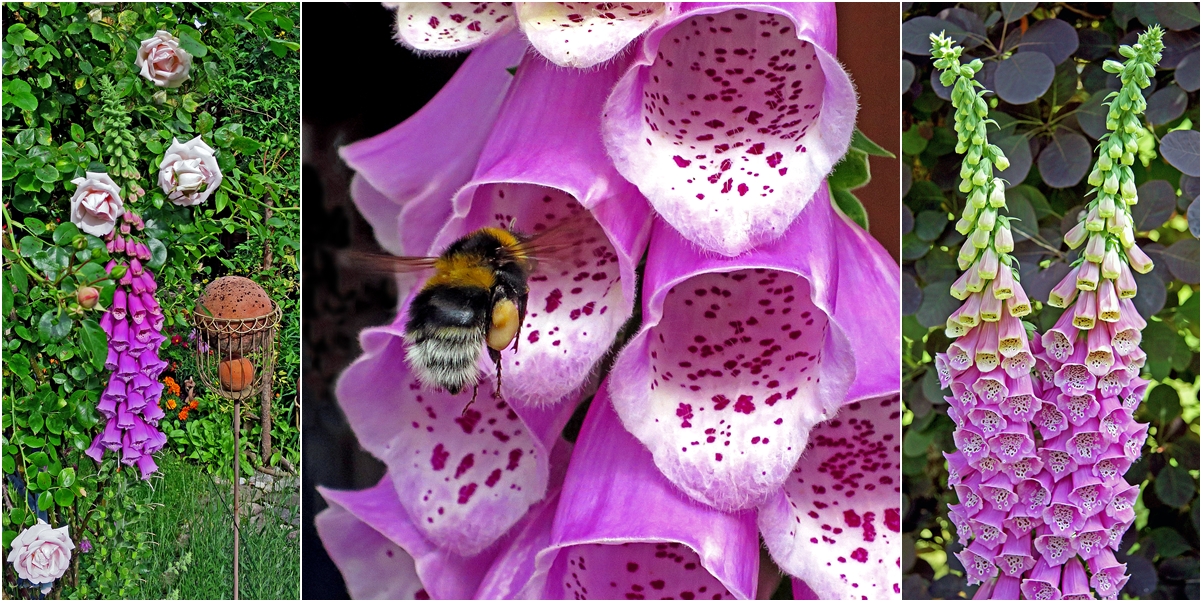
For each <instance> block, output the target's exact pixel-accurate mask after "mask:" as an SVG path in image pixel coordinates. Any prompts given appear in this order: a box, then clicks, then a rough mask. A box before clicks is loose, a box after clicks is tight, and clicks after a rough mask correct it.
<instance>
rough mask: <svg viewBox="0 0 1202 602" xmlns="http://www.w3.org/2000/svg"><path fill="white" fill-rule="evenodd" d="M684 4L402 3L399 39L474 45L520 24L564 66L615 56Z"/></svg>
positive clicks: (454, 47)
mask: <svg viewBox="0 0 1202 602" xmlns="http://www.w3.org/2000/svg"><path fill="white" fill-rule="evenodd" d="M678 4H679V3H674V2H672V3H664V2H631V3H625V4H614V3H597V4H592V3H567V2H444V3H434V2H396V3H386V5H387V6H390V7H392V8H393V9H394V10H396V30H397V35H396V38H397V41H399V42H401V43H402V44H404V45H406V46H408V47H410V48H412V49H414V50H416V51H418V52H431V53H450V52H459V51H463V50H468V49H471V48H474V47H476V46H479V45H481V44H484V43H486V42H488V41H490V40H493V39H496V38H498V37H502V36H504V35H506V34H507V33H509V32H512V31H513V30H514V29H515V28H516V27H520V28H521V31H522V33H523V34H525V36H526V39H527V40H528V41H529V43H530V45H531V46H533V47H534V49H535V50H537V51H538V52H539V53H541V54H542V55H543V56H544V57H545V58H546V59H547V60H549V61H551V62H552V63H554V64H556V65H559V66H560V67H579V68H585V67H593V66H596V65H598V64H601V63H604V62H606V61H609V60H610V59H612V58H614V57H615V56H616V55H617V54H618V53H619V52H621V51H622V49H623V48H625V47H626V46H627V45H628V44H629V43H630V42H631V41H632V40H634V39H635V38H637V37H639V36H640V35H642V34H643V32H645V31H647V29H648V28H650V27H651V26H652V25H653V24H654V23H655V22H656V21H658V20H660V19H662V18H664V16H665V15H667V14H670V13H673V12H675V11H676V10H677V9H676V7H677V5H678Z"/></svg>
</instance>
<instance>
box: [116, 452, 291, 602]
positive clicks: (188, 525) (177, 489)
mask: <svg viewBox="0 0 1202 602" xmlns="http://www.w3.org/2000/svg"><path fill="white" fill-rule="evenodd" d="M156 460H157V461H158V463H159V468H160V472H159V474H162V475H164V476H163V477H162V478H161V479H159V478H155V479H153V480H152V481H151V483H150V485H151V486H150V487H145V488H138V493H137V494H135V495H136V496H138V497H139V499H135V500H131V503H137V504H150V505H153V506H151V507H153V508H154V511H152V512H150V513H148V514H147V515H146V516H147V521H148V522H147V523H146V524H144V525H139V527H138V528H139V529H140V530H146V531H148V532H150V533H151V534H152V535H151V539H152V541H154V542H155V547H154V550H153V552H152V553H151V555H150V559H149V560H148V561H147V562H146V568H147V569H148V570H147V572H145V573H144V575H145V578H144V579H143V581H142V586H141V590H140V591H138V592H136V593H135V594H134V595H133V596H131V597H133V598H142V599H148V600H156V599H159V600H161V599H173V598H180V599H229V598H231V597H232V596H233V588H234V577H233V554H234V539H233V522H232V518H233V516H232V514H231V508H232V494H233V491H231V490H230V488H229V487H228V486H222V485H220V484H217V483H215V482H214V481H213V480H212V478H211V477H210V476H209V475H207V474H205V472H204V471H203V470H202V469H201V468H200V467H198V466H196V465H194V464H190V463H188V462H186V461H184V460H183V459H181V458H179V457H178V456H176V455H175V454H172V453H165V454H162V456H161V457H159V458H156ZM243 476H244V477H246V476H249V475H243ZM272 495H276V496H279V498H280V500H279V501H280V503H281V504H282V503H283V500H284V499H286V497H287V495H286V494H283V493H276V494H272ZM293 510H294V511H295V510H296V509H293ZM292 530H293V529H292V528H291V527H286V526H282V525H280V524H279V522H278V521H274V520H273V521H268V523H267V524H265V525H264V526H262V527H257V526H255V525H253V524H251V522H250V521H249V520H246V519H244V520H243V521H242V537H241V543H240V547H239V556H240V563H239V564H240V565H241V571H240V572H239V576H238V579H239V589H240V590H241V592H240V593H241V597H242V598H245V599H267V600H273V599H275V600H278V599H284V600H288V599H292V600H295V599H298V598H299V597H300V544H299V542H298V541H297V539H296V538H292V539H289V537H288V534H289V532H290V531H292ZM188 554H190V555H191V556H190V558H188V559H187V560H183V559H184V558H185V556H186V555H188Z"/></svg>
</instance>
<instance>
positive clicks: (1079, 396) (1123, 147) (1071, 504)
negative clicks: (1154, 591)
mask: <svg viewBox="0 0 1202 602" xmlns="http://www.w3.org/2000/svg"><path fill="white" fill-rule="evenodd" d="M1161 49H1163V44H1162V42H1161V31H1160V29H1159V27H1153V28H1151V29H1150V30H1148V31H1147V32H1145V33H1144V34H1141V35H1140V36H1139V42H1138V43H1137V44H1136V45H1135V46H1123V47H1122V49H1121V50H1120V53H1121V54H1122V55H1123V56H1125V57H1127V59H1128V60H1127V62H1126V63H1125V64H1120V63H1116V62H1112V61H1108V62H1107V63H1106V65H1105V66H1104V68H1105V69H1106V70H1107V71H1109V72H1111V73H1118V74H1119V76H1120V80H1121V82H1122V87H1121V88H1120V90H1119V91H1118V92H1117V93H1115V94H1114V98H1113V99H1112V102H1111V103H1110V107H1109V113H1108V114H1107V120H1106V121H1107V125H1108V127H1109V129H1110V130H1111V131H1110V132H1109V133H1107V134H1105V135H1104V136H1102V138H1101V140H1100V143H1099V151H1100V152H1101V156H1100V158H1099V159H1098V161H1097V163H1096V164H1095V167H1094V170H1093V173H1091V174H1090V183H1091V184H1092V185H1093V186H1094V190H1093V192H1094V193H1095V198H1094V200H1092V201H1090V202H1089V203H1088V205H1087V207H1086V211H1085V214H1084V217H1083V219H1082V221H1081V222H1080V223H1078V225H1077V226H1076V227H1075V228H1074V230H1076V231H1081V232H1088V239H1086V238H1085V237H1084V236H1071V237H1070V236H1066V237H1065V241H1066V242H1067V243H1068V244H1069V246H1070V247H1077V246H1079V245H1080V244H1082V242H1085V241H1086V240H1088V242H1087V243H1086V247H1085V250H1084V252H1083V253H1082V256H1081V258H1080V259H1079V260H1078V265H1077V266H1076V267H1075V268H1074V269H1073V271H1072V272H1070V273H1069V274H1068V276H1067V277H1066V278H1065V279H1064V280H1063V281H1061V283H1060V284H1058V285H1057V286H1056V287H1055V289H1053V294H1052V295H1051V297H1050V298H1049V299H1048V304H1049V305H1051V306H1054V307H1061V308H1065V309H1064V313H1063V314H1062V315H1061V317H1060V319H1059V320H1058V321H1057V323H1056V326H1055V327H1054V328H1052V329H1051V330H1049V331H1048V332H1047V333H1045V334H1044V335H1043V340H1042V347H1043V349H1042V350H1041V352H1040V353H1039V354H1038V356H1037V357H1038V363H1039V365H1041V366H1043V367H1044V369H1043V370H1041V374H1044V375H1045V376H1044V377H1043V380H1044V381H1045V382H1044V383H1043V386H1042V389H1043V392H1042V394H1041V397H1042V398H1043V402H1044V404H1045V405H1047V406H1054V407H1055V408H1056V410H1057V411H1058V412H1059V413H1061V414H1063V415H1064V416H1066V418H1067V421H1068V425H1066V426H1065V427H1064V429H1063V431H1062V432H1061V433H1060V434H1058V435H1056V436H1054V437H1048V436H1047V433H1045V439H1044V441H1043V444H1042V446H1041V447H1042V449H1041V450H1040V455H1041V456H1043V457H1046V458H1048V459H1049V467H1050V468H1051V470H1052V474H1053V476H1054V478H1055V481H1056V482H1055V484H1053V485H1052V488H1053V491H1054V493H1053V496H1052V502H1051V505H1049V506H1048V508H1047V509H1046V510H1045V511H1044V518H1045V522H1046V523H1047V524H1048V526H1049V528H1050V529H1051V531H1052V533H1053V534H1054V535H1059V536H1066V537H1071V539H1070V542H1071V544H1072V549H1071V550H1068V551H1067V552H1065V555H1066V558H1067V556H1070V555H1075V556H1079V557H1080V558H1081V559H1082V560H1085V561H1087V562H1086V565H1088V567H1089V573H1090V574H1092V577H1089V578H1088V581H1086V574H1085V567H1084V566H1083V565H1082V564H1081V562H1080V561H1079V560H1077V559H1076V558H1075V557H1074V558H1073V559H1072V560H1070V561H1068V562H1069V564H1068V565H1066V569H1065V577H1064V580H1065V584H1064V585H1062V588H1061V589H1062V590H1063V593H1064V596H1065V598H1066V599H1068V597H1069V596H1070V595H1086V596H1088V595H1089V588H1090V587H1093V590H1094V591H1095V592H1096V593H1097V595H1098V596H1101V597H1103V598H1113V597H1115V596H1117V595H1118V592H1119V590H1120V589H1122V586H1123V584H1124V583H1126V581H1127V576H1126V565H1125V564H1122V563H1119V562H1118V561H1117V560H1115V558H1114V554H1113V551H1112V550H1113V549H1117V542H1118V541H1120V540H1121V539H1122V536H1123V533H1124V532H1125V531H1126V530H1127V529H1128V528H1129V527H1130V525H1131V523H1132V522H1133V521H1134V520H1135V512H1134V504H1135V497H1136V495H1137V494H1138V487H1133V486H1130V485H1128V484H1127V483H1126V481H1124V480H1123V479H1122V476H1123V474H1124V473H1125V472H1126V471H1127V469H1128V468H1129V467H1130V466H1131V463H1132V462H1134V461H1135V460H1137V459H1138V457H1139V453H1140V450H1142V448H1143V445H1144V440H1145V438H1146V437H1147V425H1146V424H1139V423H1136V422H1135V421H1134V412H1135V410H1136V409H1137V407H1138V405H1139V403H1140V401H1141V400H1142V398H1143V392H1144V391H1145V390H1146V389H1147V386H1148V381H1146V380H1144V379H1142V378H1139V372H1140V368H1139V366H1141V365H1142V360H1141V358H1140V357H1139V355H1138V353H1137V352H1139V351H1140V350H1139V341H1140V340H1141V336H1140V331H1141V330H1142V329H1143V326H1144V325H1145V322H1144V320H1143V318H1141V317H1140V316H1139V314H1138V313H1137V312H1136V309H1135V305H1134V304H1133V303H1132V302H1131V300H1130V299H1131V297H1132V296H1134V295H1135V293H1136V289H1135V287H1134V282H1133V280H1131V278H1130V270H1131V268H1132V267H1134V264H1132V265H1128V262H1127V261H1125V260H1124V258H1125V257H1129V256H1131V255H1132V253H1131V251H1130V249H1135V250H1136V251H1138V247H1137V246H1135V244H1134V235H1133V234H1132V233H1131V232H1130V229H1131V225H1130V224H1131V223H1132V220H1131V215H1130V213H1131V210H1130V207H1131V206H1132V205H1134V204H1135V203H1136V202H1137V201H1138V196H1137V193H1136V191H1135V190H1134V186H1130V187H1128V186H1126V185H1127V184H1128V183H1131V182H1133V181H1134V180H1133V177H1134V176H1133V175H1132V171H1131V167H1130V166H1131V165H1132V163H1133V162H1134V159H1135V157H1134V155H1133V153H1131V152H1130V151H1129V150H1127V149H1128V148H1129V143H1130V144H1134V142H1135V137H1134V134H1132V133H1128V132H1127V131H1126V129H1124V128H1122V127H1121V124H1125V123H1130V122H1138V116H1139V114H1140V113H1142V112H1143V107H1144V106H1145V103H1144V99H1143V94H1142V92H1141V91H1140V88H1144V87H1147V86H1148V85H1149V83H1150V80H1149V73H1151V72H1154V69H1155V65H1156V63H1158V62H1159V61H1160V51H1161ZM1111 182H1117V183H1118V186H1115V185H1112V184H1111ZM1120 187H1121V188H1122V189H1123V190H1124V191H1127V190H1128V188H1130V190H1129V191H1127V192H1124V193H1123V194H1122V195H1121V196H1120V195H1119V194H1118V190H1119V189H1120ZM1095 213H1096V214H1098V215H1101V216H1102V217H1106V218H1115V219H1114V220H1113V221H1114V222H1115V223H1117V224H1122V226H1121V227H1120V228H1116V229H1110V228H1107V229H1105V230H1103V229H1100V228H1099V229H1093V228H1090V219H1091V218H1090V216H1091V215H1094V214H1095ZM1102 214H1105V215H1102ZM1070 233H1071V232H1070ZM1123 250H1126V253H1125V254H1123V255H1120V252H1122V251H1123ZM1137 254H1138V255H1142V252H1138V253H1137ZM1138 267H1139V269H1140V270H1146V269H1150V264H1149V266H1146V267H1145V266H1138ZM1083 275H1088V276H1083ZM1128 281H1130V283H1129V282H1128ZM1049 376H1050V378H1049ZM1070 573H1071V575H1070ZM1070 577H1071V579H1070ZM1070 581H1071V586H1070ZM1032 587H1035V586H1032Z"/></svg>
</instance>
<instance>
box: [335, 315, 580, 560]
mask: <svg viewBox="0 0 1202 602" xmlns="http://www.w3.org/2000/svg"><path fill="white" fill-rule="evenodd" d="M402 336H403V332H402V330H401V324H400V323H395V324H393V325H390V326H384V327H379V328H372V329H368V330H365V331H364V332H363V333H362V335H361V342H362V345H363V349H364V355H363V356H362V357H360V358H359V359H358V360H356V362H355V363H354V364H352V365H351V366H350V367H349V368H347V370H346V371H345V372H344V373H343V374H342V376H341V377H340V379H339V381H338V386H337V395H338V400H339V403H340V404H341V406H342V409H343V411H344V412H345V413H346V417H347V420H348V422H349V423H350V425H351V428H352V429H353V430H354V431H355V433H356V435H358V438H359V442H360V444H362V445H363V447H364V448H365V449H366V450H368V451H369V452H371V453H372V454H373V455H375V456H376V457H378V458H380V459H381V460H383V461H384V463H385V464H387V465H388V466H389V468H390V470H391V471H392V473H393V484H394V487H395V489H396V491H397V494H398V495H399V496H400V501H401V504H402V506H404V507H405V509H406V511H407V512H408V514H409V516H410V517H412V519H413V523H414V524H415V525H416V526H417V528H418V529H419V530H420V531H421V532H422V534H423V536H425V537H427V538H429V539H430V540H431V541H432V542H433V543H434V544H436V545H439V546H442V547H445V548H447V549H448V550H450V551H453V552H456V553H459V554H463V555H473V554H476V553H479V552H480V551H481V550H483V549H484V548H486V547H488V546H489V545H491V544H492V543H493V542H494V541H496V540H497V539H498V538H499V537H501V535H503V534H504V533H505V532H506V531H507V530H508V529H509V528H510V527H512V526H513V524H514V523H516V522H517V521H518V520H519V519H520V518H521V517H522V516H523V515H524V514H526V510H527V509H528V508H529V507H530V506H531V505H532V504H534V503H535V502H537V501H538V500H540V499H542V497H543V495H544V493H545V491H546V487H547V479H548V470H549V469H548V462H547V457H548V449H549V447H550V445H551V443H552V442H553V441H554V440H555V438H556V437H557V436H558V434H559V432H560V430H561V429H562V427H563V424H564V423H565V422H566V421H567V418H568V416H569V414H570V412H571V410H572V404H562V405H560V406H557V408H555V409H552V410H546V411H540V410H536V409H532V408H530V407H528V406H526V405H522V404H515V405H514V406H513V408H512V409H511V408H510V406H508V405H506V404H505V403H504V402H499V401H497V400H494V399H491V398H490V397H489V394H488V391H490V390H491V387H492V386H494V385H492V384H491V382H488V381H485V382H483V383H481V391H482V394H481V395H480V397H479V398H478V399H477V400H476V402H475V403H474V404H472V405H471V406H467V403H468V400H469V399H470V394H465V395H458V396H456V395H450V394H448V393H446V392H445V391H428V390H423V389H422V387H421V385H420V384H419V383H418V381H417V378H416V377H415V376H414V375H413V374H412V372H411V371H410V369H409V366H408V364H407V363H406V361H405V352H404V345H405V343H404V340H403V339H402ZM465 406H467V407H465Z"/></svg>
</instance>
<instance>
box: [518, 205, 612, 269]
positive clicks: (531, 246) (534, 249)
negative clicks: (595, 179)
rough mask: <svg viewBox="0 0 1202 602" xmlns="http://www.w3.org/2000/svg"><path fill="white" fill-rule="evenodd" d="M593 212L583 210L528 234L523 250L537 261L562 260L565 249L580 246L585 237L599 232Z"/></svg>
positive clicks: (523, 243)
mask: <svg viewBox="0 0 1202 602" xmlns="http://www.w3.org/2000/svg"><path fill="white" fill-rule="evenodd" d="M594 224H595V220H594V219H593V216H592V214H591V213H589V212H588V211H586V210H581V211H580V212H579V213H577V214H575V215H573V216H571V217H568V218H566V219H564V220H563V221H561V222H559V223H557V224H555V225H554V226H551V227H550V228H547V229H545V230H542V231H539V232H535V233H534V234H531V235H530V236H527V237H526V238H525V240H524V241H523V242H522V250H523V251H525V253H526V255H527V256H528V257H529V258H531V259H532V260H534V261H536V262H540V261H554V260H556V259H559V260H562V259H563V255H564V252H565V251H568V250H571V249H575V248H577V247H579V246H580V245H581V244H582V243H583V242H585V239H586V238H588V237H589V236H592V235H593V234H594V233H597V230H596V228H595V226H594Z"/></svg>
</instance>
